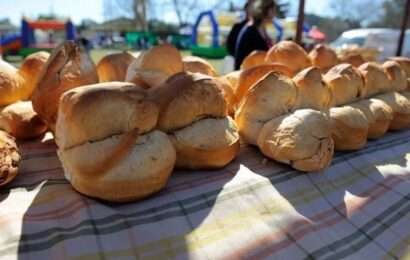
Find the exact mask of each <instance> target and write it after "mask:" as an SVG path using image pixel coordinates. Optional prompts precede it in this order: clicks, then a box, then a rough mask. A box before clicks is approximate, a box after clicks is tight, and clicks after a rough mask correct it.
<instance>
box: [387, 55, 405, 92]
mask: <svg viewBox="0 0 410 260" xmlns="http://www.w3.org/2000/svg"><path fill="white" fill-rule="evenodd" d="M383 69H384V72H385V73H386V75H387V78H388V79H389V83H390V87H389V90H390V91H402V90H405V89H406V88H407V78H406V72H405V71H404V70H403V69H402V67H401V66H400V64H399V63H398V62H396V61H386V62H384V63H383Z"/></svg>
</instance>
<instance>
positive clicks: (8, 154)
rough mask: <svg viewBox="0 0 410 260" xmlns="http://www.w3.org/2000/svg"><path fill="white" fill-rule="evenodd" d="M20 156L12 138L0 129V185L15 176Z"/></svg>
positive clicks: (8, 181)
mask: <svg viewBox="0 0 410 260" xmlns="http://www.w3.org/2000/svg"><path fill="white" fill-rule="evenodd" d="M20 160H21V156H20V152H19V150H18V148H17V145H16V142H15V140H14V138H13V137H12V136H11V135H9V134H7V133H6V132H4V131H0V187H1V186H4V185H6V184H8V183H10V182H11V181H12V180H14V178H15V177H16V176H17V173H18V165H19V163H20Z"/></svg>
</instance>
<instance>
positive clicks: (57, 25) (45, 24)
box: [28, 21, 65, 30]
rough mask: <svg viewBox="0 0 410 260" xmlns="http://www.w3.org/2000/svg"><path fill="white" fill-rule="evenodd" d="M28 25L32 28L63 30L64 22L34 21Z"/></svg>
mask: <svg viewBox="0 0 410 260" xmlns="http://www.w3.org/2000/svg"><path fill="white" fill-rule="evenodd" d="M28 25H29V26H30V28H32V29H42V30H49V29H50V30H64V29H65V23H63V22H59V21H35V22H29V23H28Z"/></svg>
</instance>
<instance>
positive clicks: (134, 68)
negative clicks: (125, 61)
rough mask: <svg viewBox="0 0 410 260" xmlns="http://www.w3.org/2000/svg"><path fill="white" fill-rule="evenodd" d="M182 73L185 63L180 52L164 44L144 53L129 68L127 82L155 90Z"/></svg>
mask: <svg viewBox="0 0 410 260" xmlns="http://www.w3.org/2000/svg"><path fill="white" fill-rule="evenodd" d="M182 71H184V63H183V62H182V57H181V54H180V53H179V51H178V50H177V49H176V48H175V47H174V46H172V45H170V44H163V45H158V46H155V47H153V48H151V49H149V50H147V51H144V52H142V53H141V54H140V55H139V56H138V57H137V59H136V60H135V61H134V62H132V63H131V64H130V66H129V67H128V69H127V73H126V76H125V81H127V82H132V83H135V84H136V85H138V86H141V87H143V88H154V87H158V86H159V85H161V84H162V83H164V82H165V81H166V80H167V79H168V78H169V77H170V76H172V75H174V74H176V73H179V72H182Z"/></svg>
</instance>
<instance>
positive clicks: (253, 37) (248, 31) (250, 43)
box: [235, 25, 269, 70]
mask: <svg viewBox="0 0 410 260" xmlns="http://www.w3.org/2000/svg"><path fill="white" fill-rule="evenodd" d="M268 49H269V45H268V43H267V41H266V39H264V38H263V37H262V36H261V34H260V33H259V31H258V29H257V27H256V26H254V25H246V26H244V27H243V28H242V30H241V32H240V33H239V36H238V42H237V44H236V48H235V70H238V69H240V66H241V64H242V61H243V60H244V59H245V57H246V56H248V55H249V53H251V52H252V51H255V50H261V51H267V50H268Z"/></svg>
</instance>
